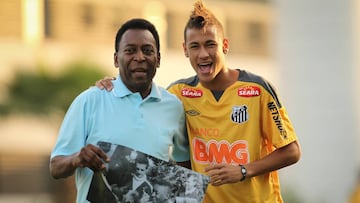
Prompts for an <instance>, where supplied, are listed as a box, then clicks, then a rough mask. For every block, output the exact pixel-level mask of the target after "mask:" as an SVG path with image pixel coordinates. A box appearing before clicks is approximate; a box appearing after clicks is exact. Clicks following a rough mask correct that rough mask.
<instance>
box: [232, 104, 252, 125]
mask: <svg viewBox="0 0 360 203" xmlns="http://www.w3.org/2000/svg"><path fill="white" fill-rule="evenodd" d="M230 118H231V120H232V121H233V122H235V123H244V122H246V121H247V120H248V119H249V112H248V107H247V106H246V105H242V106H234V107H233V108H232V113H231V116H230Z"/></svg>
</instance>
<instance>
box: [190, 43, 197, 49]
mask: <svg viewBox="0 0 360 203" xmlns="http://www.w3.org/2000/svg"><path fill="white" fill-rule="evenodd" d="M198 47H199V46H198V45H195V44H194V45H190V49H197V48H198Z"/></svg>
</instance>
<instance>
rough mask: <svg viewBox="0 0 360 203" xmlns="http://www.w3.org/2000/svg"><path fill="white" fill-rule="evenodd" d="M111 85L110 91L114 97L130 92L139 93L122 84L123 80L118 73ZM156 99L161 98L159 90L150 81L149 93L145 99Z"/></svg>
mask: <svg viewBox="0 0 360 203" xmlns="http://www.w3.org/2000/svg"><path fill="white" fill-rule="evenodd" d="M113 85H114V88H113V89H112V92H113V94H114V96H115V97H126V96H128V95H132V94H139V93H138V92H135V93H134V92H131V91H130V90H129V89H128V88H127V87H126V86H125V84H124V82H123V81H122V80H121V78H120V75H118V76H117V77H116V80H114V81H113ZM150 98H153V99H156V100H160V99H161V92H160V89H159V87H158V86H157V85H156V84H155V83H154V82H152V84H151V92H150V94H149V95H148V96H147V98H146V99H150Z"/></svg>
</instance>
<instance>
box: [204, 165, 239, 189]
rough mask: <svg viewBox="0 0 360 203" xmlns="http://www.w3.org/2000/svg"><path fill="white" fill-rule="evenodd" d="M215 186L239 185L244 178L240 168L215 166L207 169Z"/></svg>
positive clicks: (235, 166)
mask: <svg viewBox="0 0 360 203" xmlns="http://www.w3.org/2000/svg"><path fill="white" fill-rule="evenodd" d="M205 172H207V173H208V175H209V176H210V183H211V184H212V185H213V186H220V185H223V184H228V183H237V182H239V181H240V179H241V178H242V174H241V170H240V166H237V165H230V164H214V165H210V166H208V167H206V168H205Z"/></svg>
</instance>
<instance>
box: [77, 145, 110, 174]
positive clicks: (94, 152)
mask: <svg viewBox="0 0 360 203" xmlns="http://www.w3.org/2000/svg"><path fill="white" fill-rule="evenodd" d="M109 161H110V158H109V157H108V156H107V155H106V153H105V152H104V151H103V150H101V149H100V148H99V147H97V146H94V145H91V144H88V145H86V146H85V147H83V148H81V150H80V152H78V153H76V154H75V155H74V158H73V165H74V166H75V167H80V168H84V167H88V168H90V169H91V170H93V171H99V170H102V169H105V168H106V166H105V163H106V162H109Z"/></svg>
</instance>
